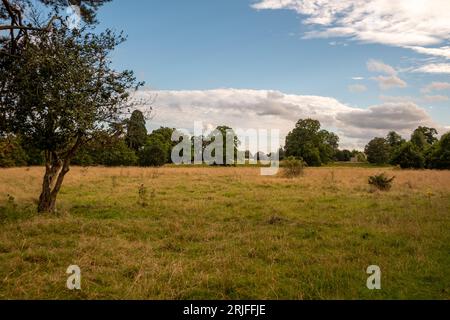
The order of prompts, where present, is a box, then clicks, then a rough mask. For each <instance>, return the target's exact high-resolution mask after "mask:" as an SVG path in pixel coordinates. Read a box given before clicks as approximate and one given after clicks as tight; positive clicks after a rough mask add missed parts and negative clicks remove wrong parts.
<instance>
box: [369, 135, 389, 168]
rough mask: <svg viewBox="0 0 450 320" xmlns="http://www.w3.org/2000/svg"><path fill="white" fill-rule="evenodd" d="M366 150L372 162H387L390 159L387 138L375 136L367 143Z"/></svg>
mask: <svg viewBox="0 0 450 320" xmlns="http://www.w3.org/2000/svg"><path fill="white" fill-rule="evenodd" d="M364 152H365V153H366V155H367V161H369V162H370V163H375V164H386V163H388V161H389V155H390V146H389V143H388V142H387V140H386V139H384V138H374V139H372V140H371V141H370V142H369V143H368V144H367V146H366V148H365V150H364Z"/></svg>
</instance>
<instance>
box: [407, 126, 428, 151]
mask: <svg viewBox="0 0 450 320" xmlns="http://www.w3.org/2000/svg"><path fill="white" fill-rule="evenodd" d="M411 143H412V144H413V145H414V146H415V147H416V148H418V149H419V150H422V151H425V150H426V149H427V148H428V147H430V144H429V143H428V141H427V137H426V136H425V134H424V133H423V132H422V131H420V130H416V131H414V133H413V134H412V136H411Z"/></svg>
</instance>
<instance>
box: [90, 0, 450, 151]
mask: <svg viewBox="0 0 450 320" xmlns="http://www.w3.org/2000/svg"><path fill="white" fill-rule="evenodd" d="M358 1H360V0H344V1H341V2H337V1H334V3H333V1H329V2H330V3H329V4H326V2H327V1H325V4H324V5H323V6H322V7H320V8H317V6H315V7H314V6H313V7H312V8H315V9H311V7H310V5H311V4H312V5H314V4H315V3H316V1H315V0H305V1H301V0H283V1H280V0H259V1H256V0H253V1H251V0H192V1H186V0H171V1H169V0H149V1H142V0H127V1H125V0H115V1H113V2H112V3H110V4H108V5H106V6H104V7H103V8H101V10H100V13H99V20H100V21H101V25H100V26H101V28H106V27H109V28H112V29H115V30H123V31H124V32H125V33H126V34H127V35H128V41H127V42H126V43H125V44H123V45H121V46H120V47H119V49H118V50H117V51H116V52H115V53H114V56H113V62H114V65H115V66H116V67H117V68H119V69H124V68H127V69H132V70H134V71H135V73H136V75H137V76H138V78H139V80H144V81H145V82H146V84H147V86H149V87H150V88H151V89H152V90H153V91H154V92H156V95H157V96H158V97H159V98H158V99H159V100H157V102H156V104H157V105H158V106H159V111H158V112H159V115H162V116H161V117H159V118H158V117H157V118H156V119H155V122H154V124H153V125H154V126H158V125H169V126H175V125H179V124H180V121H176V120H174V121H170V120H171V119H169V118H168V116H167V117H164V114H165V113H167V115H169V114H170V115H173V110H167V108H170V107H173V106H175V105H176V106H177V107H178V108H179V109H180V108H181V109H180V110H186V109H187V110H189V108H193V107H196V106H194V105H186V106H183V105H181V104H182V103H183V102H182V101H178V100H176V99H175V98H174V95H176V96H177V97H179V98H180V99H181V100H183V95H182V94H181V93H180V92H183V93H184V95H189V97H190V98H192V97H191V96H192V94H193V93H195V94H200V91H201V94H202V97H204V96H205V94H206V95H207V96H208V97H211V99H210V100H208V99H206V100H208V101H211V103H215V104H216V102H217V101H219V102H220V106H214V105H210V106H209V107H210V108H215V107H217V108H221V110H220V113H221V114H222V118H220V117H219V118H217V119H213V121H212V122H213V123H211V124H212V125H215V124H216V123H214V122H218V121H221V120H222V119H223V121H224V122H227V121H230V122H233V123H230V124H231V125H240V126H244V127H245V126H246V124H248V123H252V124H253V123H255V121H256V119H248V117H251V116H252V115H254V114H257V116H258V110H256V109H251V110H253V111H252V112H250V113H249V112H248V110H249V108H248V107H247V106H246V105H245V103H244V104H243V105H242V109H243V110H242V112H243V114H244V116H243V117H242V119H241V121H242V123H234V122H235V119H232V118H229V117H228V115H227V112H228V107H229V106H227V104H226V103H224V102H223V100H224V99H225V98H224V97H222V96H221V97H218V96H217V95H218V94H223V92H220V93H218V92H216V91H215V89H233V90H237V91H233V94H232V95H231V94H228V95H225V96H226V97H227V99H232V98H236V96H239V98H238V99H237V101H239V102H242V101H247V100H249V101H252V107H253V104H254V103H253V102H254V99H257V100H258V99H259V100H258V103H259V102H260V100H261V99H262V98H261V96H260V95H259V94H258V92H259V93H261V92H265V93H267V92H272V91H274V92H280V93H282V94H286V95H293V96H299V97H303V96H315V97H319V99H320V97H327V98H332V99H335V100H336V101H338V102H339V103H340V104H342V105H343V106H345V107H348V108H350V109H349V110H348V111H349V112H353V113H354V112H356V113H358V111H359V109H362V110H370V111H371V114H369V115H368V117H369V118H370V117H372V118H373V117H374V113H375V112H379V113H380V117H381V116H383V115H384V116H386V117H390V115H391V116H392V114H396V113H397V112H396V111H395V110H394V111H392V110H393V109H395V106H392V105H391V104H393V103H395V104H398V105H399V108H400V112H398V114H399V118H398V119H396V120H398V121H399V122H402V121H403V120H405V119H403V118H402V115H403V114H404V113H405V112H406V113H407V112H408V110H410V109H411V108H412V109H411V110H413V111H412V113H414V112H416V111H417V110H419V109H420V110H419V111H418V112H419V113H421V112H425V113H426V115H428V116H429V119H428V118H426V116H424V113H421V115H420V116H413V118H414V119H416V120H415V122H414V121H412V122H411V119H410V118H408V116H411V115H410V114H407V115H406V120H405V121H407V122H408V121H409V122H408V123H409V126H403V125H400V126H395V125H392V128H391V127H389V125H391V124H389V125H386V126H385V127H383V126H380V125H377V124H375V125H373V124H369V123H367V124H365V125H361V126H359V129H360V130H365V129H368V130H365V131H367V132H366V133H365V134H360V135H358V134H356V133H355V131H357V129H358V125H357V124H356V126H355V123H353V122H352V124H351V125H352V126H355V128H354V130H353V131H352V132H353V133H350V132H345V130H342V129H343V128H340V127H345V126H346V124H342V123H340V124H337V123H334V122H333V121H327V120H326V119H325V121H324V125H325V126H326V127H329V128H335V129H336V130H337V131H339V130H340V131H342V132H339V133H341V134H342V135H344V140H346V141H348V142H347V143H348V145H350V144H352V146H357V145H358V144H361V143H363V142H364V141H365V140H367V138H368V137H369V133H370V134H378V133H379V134H380V135H381V134H382V130H384V131H388V130H390V129H396V130H398V131H400V132H404V133H405V134H406V132H407V131H408V130H411V129H412V127H413V125H416V124H421V121H422V120H423V121H424V123H423V124H430V123H431V124H435V125H436V126H437V127H446V126H448V125H450V108H449V106H450V102H449V99H448V96H450V89H448V88H447V86H446V85H445V83H449V82H450V73H449V72H448V69H447V67H448V65H449V64H448V62H449V57H450V50H448V43H449V39H448V38H446V36H445V31H446V30H447V29H445V27H447V26H448V28H449V29H450V22H447V24H448V25H445V23H446V22H445V21H449V20H446V19H447V16H446V15H445V14H444V16H440V15H441V11H442V10H444V9H450V6H449V5H448V4H446V3H445V1H444V2H443V1H440V0H429V1H428V2H427V3H428V4H427V8H430V6H431V9H432V10H431V9H430V10H428V9H427V10H423V7H421V6H424V5H425V4H424V2H422V1H421V0H410V2H404V3H405V4H406V3H410V4H411V3H413V2H414V3H415V6H418V7H417V8H415V7H410V6H408V7H404V6H403V7H395V8H391V7H389V6H391V5H390V4H389V2H386V1H384V0H374V1H372V2H373V3H372V4H373V5H377V6H378V7H381V8H382V9H383V10H388V11H387V12H393V17H392V18H391V19H389V18H388V19H387V22H386V21H383V20H382V19H380V17H382V16H384V15H385V12H383V11H379V10H381V9H379V8H377V9H376V10H374V11H373V12H369V13H368V14H367V16H365V17H364V18H365V19H370V20H368V21H371V22H370V23H369V25H368V26H367V25H364V26H361V25H360V22H359V20H358V19H357V18H355V16H356V15H357V14H360V13H358V12H356V9H355V7H354V5H355V4H358V3H360V2H358ZM402 1H403V0H400V2H402ZM365 2H367V1H365ZM369 2H370V1H369ZM336 3H342V4H343V5H346V3H348V5H349V6H348V7H344V8H340V7H339V8H337V9H338V10H341V9H342V12H341V13H344V14H345V15H347V20H349V21H350V22H348V21H347V20H346V21H345V22H342V21H340V20H339V16H338V15H336V16H335V17H333V16H332V17H331V18H330V12H335V11H336V10H335V9H336V8H334V7H333V6H336ZM327 6H328V7H327ZM383 6H385V7H383ZM433 6H434V7H433ZM419 9H420V10H419ZM333 10H334V11H333ZM352 10H353V11H352ZM377 10H378V11H377ZM396 11H397V12H398V15H396V14H395V12H396ZM423 12H425V13H423ZM371 15H372V16H371ZM422 15H423V16H422ZM430 17H432V18H434V21H437V23H436V24H435V26H434V27H435V28H436V34H435V33H434V30H433V26H423V27H422V29H420V28H417V30H415V29H414V30H412V29H411V27H408V26H406V27H405V28H404V29H402V26H403V25H404V22H405V20H406V21H407V20H408V19H410V20H412V19H417V18H419V19H420V18H423V21H425V19H429V18H430ZM400 18H401V19H400ZM352 19H353V20H352ZM377 19H378V20H377ZM399 21H400V22H399ZM401 22H403V23H401ZM416 22H417V21H416ZM440 22H441V23H442V24H443V26H444V29H443V28H442V25H439V23H440ZM344 23H348V25H344ZM411 23H412V21H411ZM378 24H379V25H378ZM416 24H417V23H416ZM384 30H388V31H389V32H384ZM395 36H398V38H395ZM412 47H413V49H412ZM429 49H438V51H437V54H436V52H432V53H433V54H430V53H429V52H431V51H429ZM419 52H421V53H419ZM424 52H425V53H426V54H424ZM447 54H448V56H447ZM370 61H372V62H375V64H374V63H372V65H375V67H372V68H369V67H368V64H370ZM430 65H431V67H433V68H434V69H433V70H432V71H433V72H432V73H431V72H429V71H430V70H429V69H430V68H431V67H430ZM388 67H390V68H391V69H389V68H388ZM426 68H428V69H426ZM436 69H438V70H437V72H436ZM389 70H391V71H389ZM392 70H394V71H392ZM419 70H425V71H419ZM377 77H383V78H378V80H377V79H375V78H377ZM354 78H363V79H354ZM433 82H434V83H438V85H435V86H429V85H430V84H432V83H433ZM384 84H386V85H384ZM439 84H440V85H439ZM427 86H429V87H427ZM427 88H428V89H427ZM250 89H252V90H255V91H245V90H250ZM239 90H243V91H239ZM160 91H162V93H159V92H160ZM169 93H170V94H171V95H169ZM243 95H244V96H245V95H250V96H251V97H249V98H248V99H247V98H246V97H243ZM255 95H256V96H257V97H256V96H255ZM192 99H193V100H194V102H193V103H194V104H195V103H197V102H198V101H196V100H198V98H195V99H194V98H192ZM252 99H253V100H252ZM283 99H284V98H283ZM166 100H167V101H168V100H170V103H169V102H167V101H166ZM175 100H176V101H175ZM187 100H189V99H187ZM284 100H286V99H284ZM284 100H283V103H284V104H283V105H282V106H277V107H276V108H277V109H280V108H282V107H283V106H284V105H285V104H286V103H288V104H292V103H293V102H292V101H294V100H295V101H296V102H295V104H297V106H298V108H299V109H301V110H300V111H299V112H298V115H296V114H295V113H294V114H292V119H290V120H291V122H292V125H293V124H294V123H295V120H297V119H296V118H298V117H300V116H306V115H308V114H307V112H305V110H307V109H308V108H309V109H308V110H310V111H311V117H313V116H314V115H315V114H316V113H317V110H316V109H315V108H312V109H311V107H305V106H304V105H302V102H301V101H302V100H301V99H300V98H299V99H297V98H295V97H291V98H289V99H287V100H286V101H284ZM402 103H403V104H405V103H408V104H409V106H408V107H405V106H404V105H400V104H402ZM197 104H198V103H197ZM386 104H390V106H389V110H390V113H389V112H386V110H385V109H386V107H385V109H382V108H381V109H370V107H373V106H378V107H382V106H383V105H386ZM230 105H231V106H233V110H231V112H236V110H235V109H236V101H230ZM332 107H333V106H330V108H332ZM184 108H186V109H184ZM261 108H262V109H264V106H262V105H261ZM368 108H369V109H368ZM405 108H406V109H408V108H409V109H408V110H406V111H405V110H404V109H405ZM416 108H418V109H417V110H416ZM244 109H245V110H244ZM271 109H273V107H271ZM374 110H375V111H374ZM166 111H167V112H166ZM339 112H342V110H340V109H339ZM203 114H204V112H203ZM262 114H266V113H264V112H262ZM276 115H277V114H276V113H273V114H272V113H270V115H269V116H270V117H272V118H271V119H270V121H269V120H267V118H264V119H262V118H261V115H259V117H260V120H261V123H267V124H268V125H269V123H270V125H276V124H277V123H278V125H279V126H282V127H283V128H284V127H286V126H288V124H287V123H286V122H285V121H284V120H286V118H288V117H284V118H283V117H281V118H280V121H279V122H277V121H276ZM322 117H324V116H323V115H322ZM319 118H320V116H319ZM325 118H326V117H325ZM336 118H338V120H339V121H340V122H342V120H340V119H339V118H346V116H345V115H343V116H342V117H341V116H336ZM358 119H359V118H358ZM199 120H204V121H208V120H211V119H199ZM247 120H248V121H247ZM372 120H373V121H376V119H375V118H374V119H372ZM384 120H386V119H381V121H380V123H383V121H384ZM389 120H392V119H389ZM167 122H169V123H167ZM364 122H367V121H364ZM384 122H386V121H384ZM391 122H392V121H388V123H391ZM410 122H411V123H410ZM413 122H414V123H413ZM365 126H367V128H366V127H365ZM442 130H446V128H443V129H442Z"/></svg>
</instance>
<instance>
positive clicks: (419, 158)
mask: <svg viewBox="0 0 450 320" xmlns="http://www.w3.org/2000/svg"><path fill="white" fill-rule="evenodd" d="M123 126H124V128H125V130H124V132H123V134H121V135H116V136H113V137H111V136H110V135H109V134H107V133H103V134H98V135H97V137H96V139H95V140H92V141H90V142H89V143H87V144H85V145H83V146H82V147H81V148H80V150H79V151H78V152H77V154H76V155H75V156H74V157H73V159H72V161H71V163H72V164H74V165H79V166H143V167H149V166H162V165H165V164H170V163H172V161H171V153H172V149H173V148H174V147H175V145H176V144H177V143H178V142H177V141H172V135H173V133H174V132H175V131H176V129H174V128H168V127H161V128H159V129H156V130H153V131H152V132H151V133H148V132H147V128H146V120H145V117H144V115H143V114H142V112H140V111H138V110H135V111H134V112H133V113H132V114H131V117H130V118H129V119H126V120H124V121H123ZM216 130H218V131H219V132H221V134H222V135H223V136H224V137H225V135H226V132H227V130H231V131H232V130H233V129H232V128H230V127H228V126H219V127H217V128H216ZM437 135H438V132H437V130H436V129H434V128H428V127H422V126H421V127H418V128H417V129H416V130H415V131H414V132H413V133H412V135H411V137H410V140H406V139H404V138H402V137H401V136H400V135H399V134H398V133H396V132H394V131H392V132H389V133H388V134H387V136H386V137H384V138H380V137H376V138H373V139H372V140H371V141H370V142H369V143H368V144H367V146H366V147H365V150H364V152H361V151H358V150H352V151H350V150H346V149H343V150H342V149H339V137H338V136H337V135H336V134H335V133H332V132H329V131H327V130H323V129H321V124H320V122H319V121H317V120H313V119H301V120H299V121H298V122H297V123H296V125H295V128H294V129H293V130H292V131H291V132H290V133H289V134H288V135H287V137H286V143H285V146H284V147H280V149H279V150H278V158H279V159H280V160H283V159H285V158H286V157H294V158H296V159H300V160H302V161H303V162H304V163H305V164H306V165H308V166H312V167H314V166H321V165H324V164H328V163H330V162H349V161H355V162H368V163H372V164H377V165H387V164H390V165H397V166H400V167H401V168H405V169H407V168H415V169H424V168H429V169H450V133H447V134H445V135H443V136H442V137H441V138H440V139H438V138H437ZM190 139H191V144H192V148H191V155H190V156H191V158H192V161H193V160H194V158H195V157H196V155H195V154H194V149H195V148H194V144H195V143H200V144H201V151H204V150H205V148H206V147H207V146H208V143H209V142H208V141H211V139H210V137H203V136H200V137H194V136H193V137H190ZM224 141H226V139H224ZM240 144H241V142H240V141H239V140H238V139H237V138H235V140H234V146H233V147H234V153H235V159H236V158H237V157H238V153H242V156H243V158H245V159H248V160H254V161H264V160H269V159H270V157H271V154H266V153H264V152H262V151H259V152H256V153H255V154H252V153H251V152H250V151H249V150H246V151H241V150H239V149H238V148H239V146H240ZM223 148H224V154H225V149H226V143H224V146H223ZM224 163H225V161H224ZM44 164H45V157H44V155H43V153H42V152H41V151H39V150H38V149H37V148H36V147H35V146H34V145H33V143H31V142H30V141H29V138H27V137H26V136H22V135H9V136H5V137H0V167H15V166H34V165H44Z"/></svg>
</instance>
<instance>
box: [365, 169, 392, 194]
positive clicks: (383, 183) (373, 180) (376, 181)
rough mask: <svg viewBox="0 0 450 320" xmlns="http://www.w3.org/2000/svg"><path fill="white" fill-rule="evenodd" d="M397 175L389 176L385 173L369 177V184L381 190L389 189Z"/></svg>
mask: <svg viewBox="0 0 450 320" xmlns="http://www.w3.org/2000/svg"><path fill="white" fill-rule="evenodd" d="M394 179H395V177H391V178H388V177H387V176H386V174H385V173H381V174H378V175H374V176H371V177H369V184H370V185H372V186H374V187H375V188H377V189H378V190H381V191H389V190H391V188H392V182H393V181H394Z"/></svg>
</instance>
